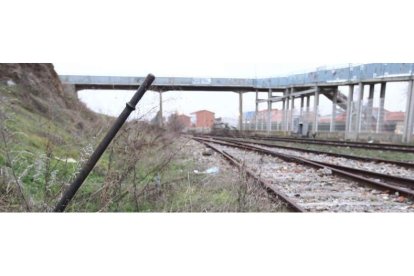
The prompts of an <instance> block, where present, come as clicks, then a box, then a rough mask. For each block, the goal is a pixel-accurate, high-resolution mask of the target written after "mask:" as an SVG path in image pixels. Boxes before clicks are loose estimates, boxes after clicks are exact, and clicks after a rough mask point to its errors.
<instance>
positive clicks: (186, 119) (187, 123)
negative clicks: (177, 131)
mask: <svg viewBox="0 0 414 276" xmlns="http://www.w3.org/2000/svg"><path fill="white" fill-rule="evenodd" d="M177 120H178V122H179V123H180V125H182V126H183V127H184V128H189V127H191V117H190V116H187V115H184V114H181V115H177Z"/></svg>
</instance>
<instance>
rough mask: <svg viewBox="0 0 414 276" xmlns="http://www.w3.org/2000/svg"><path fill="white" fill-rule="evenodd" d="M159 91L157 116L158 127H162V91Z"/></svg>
mask: <svg viewBox="0 0 414 276" xmlns="http://www.w3.org/2000/svg"><path fill="white" fill-rule="evenodd" d="M159 93H160V112H159V117H158V125H159V126H160V127H163V126H164V122H163V118H162V117H163V114H162V92H159Z"/></svg>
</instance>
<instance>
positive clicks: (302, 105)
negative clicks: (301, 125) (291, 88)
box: [300, 96, 305, 121]
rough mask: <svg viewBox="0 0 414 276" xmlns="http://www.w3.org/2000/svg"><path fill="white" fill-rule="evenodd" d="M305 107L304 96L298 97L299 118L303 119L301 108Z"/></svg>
mask: <svg viewBox="0 0 414 276" xmlns="http://www.w3.org/2000/svg"><path fill="white" fill-rule="evenodd" d="M304 107H305V97H304V96H301V97H300V120H301V121H303V118H302V117H303V108H304Z"/></svg>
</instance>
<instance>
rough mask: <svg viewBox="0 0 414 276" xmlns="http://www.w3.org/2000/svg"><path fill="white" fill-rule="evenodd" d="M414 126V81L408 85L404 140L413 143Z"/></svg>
mask: <svg viewBox="0 0 414 276" xmlns="http://www.w3.org/2000/svg"><path fill="white" fill-rule="evenodd" d="M413 128H414V81H413V80H412V81H410V83H409V85H408V97H407V108H406V109H405V120H404V133H403V142H404V143H411V142H412V141H413Z"/></svg>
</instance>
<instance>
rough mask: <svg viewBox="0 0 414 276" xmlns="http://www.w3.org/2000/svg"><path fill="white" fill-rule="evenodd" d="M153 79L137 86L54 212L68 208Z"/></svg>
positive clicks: (150, 76)
mask: <svg viewBox="0 0 414 276" xmlns="http://www.w3.org/2000/svg"><path fill="white" fill-rule="evenodd" d="M154 79H155V77H154V76H153V75H152V74H149V75H148V76H147V77H146V78H145V80H144V82H143V83H142V84H141V85H140V86H139V88H138V90H137V92H136V93H135V94H134V96H133V97H132V99H131V100H130V101H129V102H128V103H127V104H126V107H125V109H124V111H122V113H121V115H119V117H118V119H117V120H116V121H115V123H114V125H113V126H112V128H111V129H110V130H109V131H108V133H107V134H106V136H105V137H104V138H103V140H102V141H101V143H100V144H99V145H98V147H97V148H96V150H95V151H94V153H93V154H92V155H91V157H90V158H89V160H88V162H86V163H85V165H84V166H83V168H82V170H81V171H80V172H79V174H78V176H77V177H76V179H75V180H74V181H73V182H72V184H71V185H70V186H69V188H68V189H67V190H66V191H65V193H64V194H63V196H62V198H61V199H60V201H59V203H58V204H57V205H56V207H55V209H54V212H63V211H65V209H66V206H68V204H69V202H70V201H71V200H72V198H73V197H74V196H75V194H76V192H77V191H78V189H79V187H80V186H81V185H82V183H83V181H85V179H86V178H87V177H88V175H89V173H90V172H91V170H92V169H93V168H94V167H95V165H96V163H97V162H98V160H99V158H101V156H102V154H103V153H104V152H105V150H106V148H107V147H108V146H109V144H110V143H111V141H112V139H114V137H115V135H116V134H117V133H118V131H119V129H120V128H121V127H122V125H123V124H124V123H125V121H126V120H127V119H128V117H129V115H130V114H131V112H132V111H134V110H135V106H136V105H137V103H138V102H139V101H140V100H141V98H142V96H144V94H145V92H146V91H147V89H148V88H149V87H150V86H151V84H152V83H153V81H154Z"/></svg>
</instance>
